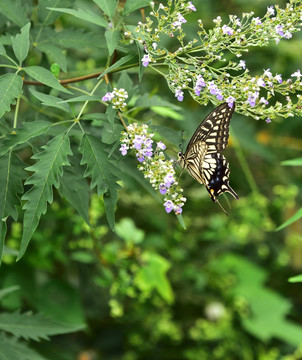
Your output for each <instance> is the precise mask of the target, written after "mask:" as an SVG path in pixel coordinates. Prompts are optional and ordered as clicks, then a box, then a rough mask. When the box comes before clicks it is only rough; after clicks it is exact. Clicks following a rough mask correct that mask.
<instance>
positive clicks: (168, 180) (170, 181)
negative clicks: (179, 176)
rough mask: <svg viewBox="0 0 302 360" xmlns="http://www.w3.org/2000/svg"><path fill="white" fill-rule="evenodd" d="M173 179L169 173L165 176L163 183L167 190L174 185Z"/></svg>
mask: <svg viewBox="0 0 302 360" xmlns="http://www.w3.org/2000/svg"><path fill="white" fill-rule="evenodd" d="M174 181H175V179H174V176H173V174H171V173H169V174H167V175H166V176H165V178H164V183H165V187H166V188H169V187H170V186H171V185H172V184H173V183H174Z"/></svg>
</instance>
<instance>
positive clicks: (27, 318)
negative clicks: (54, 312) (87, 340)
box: [0, 312, 85, 341]
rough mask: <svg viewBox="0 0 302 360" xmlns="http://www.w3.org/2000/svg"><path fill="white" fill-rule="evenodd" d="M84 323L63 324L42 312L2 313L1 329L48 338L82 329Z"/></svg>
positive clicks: (26, 337) (26, 335)
mask: <svg viewBox="0 0 302 360" xmlns="http://www.w3.org/2000/svg"><path fill="white" fill-rule="evenodd" d="M84 327H85V325H84V324H79V325H71V324H62V323H60V322H58V321H55V320H53V319H50V318H48V317H46V316H45V315H42V314H32V313H23V314H20V313H19V312H15V313H12V314H10V313H2V314H0V329H2V330H4V331H6V332H8V333H10V334H13V335H14V336H16V337H18V338H20V337H22V338H23V339H32V340H36V341H38V340H40V339H48V337H49V336H51V335H58V334H66V333H70V332H75V331H79V330H82V329H83V328H84Z"/></svg>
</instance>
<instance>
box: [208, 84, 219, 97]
mask: <svg viewBox="0 0 302 360" xmlns="http://www.w3.org/2000/svg"><path fill="white" fill-rule="evenodd" d="M208 89H209V90H210V93H211V94H212V95H216V94H217V91H218V89H217V85H215V84H214V81H210V82H209V84H208Z"/></svg>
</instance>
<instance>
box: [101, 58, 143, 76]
mask: <svg viewBox="0 0 302 360" xmlns="http://www.w3.org/2000/svg"><path fill="white" fill-rule="evenodd" d="M135 57H136V55H134V54H129V55H126V56H124V57H122V58H121V59H120V60H118V61H117V62H116V63H114V64H113V65H111V66H109V68H107V69H106V70H105V71H103V72H102V73H101V75H100V76H99V77H98V79H100V78H102V77H103V76H104V75H105V74H107V73H109V72H111V71H112V70H114V69H117V68H118V67H120V66H122V65H124V64H125V63H127V62H128V61H130V60H132V59H133V58H135Z"/></svg>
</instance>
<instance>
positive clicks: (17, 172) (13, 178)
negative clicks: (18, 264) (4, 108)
mask: <svg viewBox="0 0 302 360" xmlns="http://www.w3.org/2000/svg"><path fill="white" fill-rule="evenodd" d="M23 167H24V164H23V162H22V161H21V160H20V159H19V158H18V157H17V156H16V155H15V154H14V153H12V152H11V151H10V152H9V153H8V154H6V155H5V156H1V157H0V183H1V186H0V263H1V258H2V254H3V249H4V240H5V235H6V225H5V221H6V219H7V217H8V216H11V217H12V218H13V219H14V220H17V218H18V211H17V208H16V207H17V206H19V205H20V199H19V197H18V194H21V193H23V185H22V179H25V178H26V173H25V171H24V170H23Z"/></svg>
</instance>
